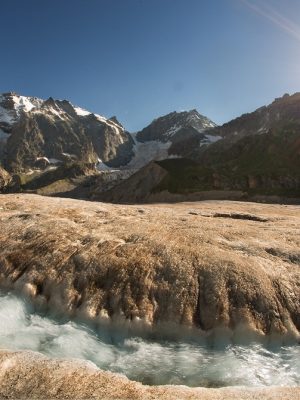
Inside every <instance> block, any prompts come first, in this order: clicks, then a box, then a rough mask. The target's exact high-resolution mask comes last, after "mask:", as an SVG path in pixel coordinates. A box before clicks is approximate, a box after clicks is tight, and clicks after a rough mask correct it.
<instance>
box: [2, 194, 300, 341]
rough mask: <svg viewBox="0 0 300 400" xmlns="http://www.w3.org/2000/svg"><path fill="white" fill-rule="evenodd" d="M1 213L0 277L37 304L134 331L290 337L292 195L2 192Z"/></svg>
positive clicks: (296, 257)
mask: <svg viewBox="0 0 300 400" xmlns="http://www.w3.org/2000/svg"><path fill="white" fill-rule="evenodd" d="M0 216H1V219H0V286H1V287H10V288H11V287H13V288H15V289H17V290H22V291H23V292H24V293H25V294H27V295H28V296H29V297H30V298H31V300H32V301H33V302H34V303H35V304H36V306H37V307H40V308H42V309H48V308H50V309H52V310H55V311H56V313H57V314H58V315H59V314H67V315H69V316H71V317H72V316H75V315H76V316H80V317H82V318H84V319H87V320H91V321H94V322H95V323H99V324H107V323H108V322H112V323H114V324H118V325H121V326H122V327H123V328H124V329H126V328H128V329H137V330H139V331H140V332H141V333H143V332H147V331H155V330H158V331H159V332H160V333H161V334H164V333H165V334H166V335H169V334H171V335H173V334H174V332H176V334H177V333H178V334H183V335H188V334H191V335H196V336H197V337H199V336H201V335H202V336H203V335H205V336H207V335H210V337H211V338H212V340H214V338H215V337H217V336H218V335H221V336H223V337H229V338H230V340H232V341H239V340H241V338H242V339H243V340H246V341H247V340H250V339H251V338H253V337H255V338H261V339H262V340H263V339H266V340H267V339H269V338H270V337H274V338H277V339H279V340H282V341H289V340H297V339H299V330H300V269H299V265H300V253H299V248H300V235H299V226H300V213H299V207H297V206H280V205H258V204H253V203H238V202H218V201H215V202H202V203H193V204H192V203H185V204H184V203H183V204H175V205H172V206H169V205H144V206H122V205H111V204H103V203H90V202H84V201H78V200H72V199H60V198H46V197H41V196H36V195H2V196H0ZM123 328H122V329H123Z"/></svg>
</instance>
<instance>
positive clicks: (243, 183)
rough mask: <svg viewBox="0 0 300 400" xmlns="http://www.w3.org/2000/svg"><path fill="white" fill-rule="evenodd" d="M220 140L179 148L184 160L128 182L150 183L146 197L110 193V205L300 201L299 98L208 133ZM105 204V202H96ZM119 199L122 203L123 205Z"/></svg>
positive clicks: (298, 95)
mask: <svg viewBox="0 0 300 400" xmlns="http://www.w3.org/2000/svg"><path fill="white" fill-rule="evenodd" d="M203 134H204V135H208V134H209V135H210V136H211V137H213V138H219V140H216V141H214V142H213V143H210V145H209V146H208V145H207V144H206V143H203V142H202V143H201V140H199V137H196V139H195V138H194V142H193V145H194V146H191V147H189V146H187V143H189V139H187V140H186V141H185V140H182V142H179V144H178V145H179V146H180V147H181V148H184V146H186V151H185V153H184V157H183V158H174V159H166V160H161V161H157V162H156V164H157V167H156V168H154V167H153V165H149V166H147V167H145V168H144V169H142V170H140V171H138V172H137V173H136V174H135V175H134V176H132V177H131V178H129V180H128V181H127V185H126V187H131V186H132V183H133V182H134V181H135V182H142V181H143V180H144V179H145V178H146V176H148V175H149V176H152V175H153V170H154V169H155V171H156V172H157V173H156V175H155V179H152V180H151V182H150V181H149V180H148V183H149V184H148V190H145V187H144V189H143V196H141V195H138V196H134V195H133V193H132V188H131V192H130V193H128V194H126V193H124V189H123V187H122V185H121V184H120V185H118V186H116V187H115V188H112V189H110V190H109V191H108V192H107V193H106V194H105V195H104V197H103V198H104V200H107V201H117V202H118V201H122V202H126V201H128V202H134V201H141V202H143V201H171V200H172V199H173V200H174V201H175V200H195V199H202V198H225V199H227V198H236V199H241V198H242V199H252V200H259V199H261V200H271V201H294V200H291V199H293V198H298V199H300V93H296V94H294V95H292V96H289V95H284V96H283V97H282V98H278V99H276V100H275V101H274V102H273V103H272V104H270V105H269V106H265V107H261V108H259V109H258V110H256V111H254V112H252V113H249V114H245V115H242V116H241V117H239V118H236V119H234V120H233V121H230V122H228V123H226V124H224V125H223V126H220V127H214V128H211V129H210V130H209V131H204V132H203ZM98 198H100V199H101V196H100V197H98ZM120 199H121V200H120Z"/></svg>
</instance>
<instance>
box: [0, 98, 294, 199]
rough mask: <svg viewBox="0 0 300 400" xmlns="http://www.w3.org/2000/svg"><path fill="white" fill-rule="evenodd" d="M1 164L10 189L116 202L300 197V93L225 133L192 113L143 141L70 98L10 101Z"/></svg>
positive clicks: (170, 119)
mask: <svg viewBox="0 0 300 400" xmlns="http://www.w3.org/2000/svg"><path fill="white" fill-rule="evenodd" d="M0 164H1V165H2V167H3V168H5V170H6V171H7V173H6V172H5V171H4V170H2V172H1V174H2V176H4V174H5V179H2V181H3V182H5V183H3V184H2V190H4V189H3V188H4V187H8V190H11V191H26V192H28V191H29V192H35V193H39V194H47V195H49V194H50V195H51V194H53V195H54V194H56V195H60V196H69V197H80V198H89V199H95V200H105V201H116V202H136V201H137V202H143V201H178V200H195V199H202V198H225V199H226V198H230V199H231V198H238V199H241V198H242V199H252V200H259V199H265V200H268V199H269V200H272V201H290V199H292V198H299V199H300V93H296V94H294V95H292V96H290V95H287V94H286V95H284V96H283V97H281V98H277V99H275V101H274V102H273V103H271V104H270V105H268V106H263V107H261V108H259V109H257V110H256V111H254V112H252V113H248V114H244V115H242V116H241V117H239V118H236V119H234V120H232V121H230V122H228V123H226V124H224V125H222V126H216V124H215V123H214V122H212V121H211V120H210V119H208V118H207V117H205V116H203V115H201V114H199V113H198V112H197V111H196V110H191V111H183V112H172V113H170V114H167V115H165V116H162V117H159V118H157V119H155V120H154V121H152V123H151V124H149V125H148V126H147V127H146V128H144V129H142V130H141V131H139V132H136V133H134V134H131V133H129V132H127V131H126V130H125V128H124V127H123V126H122V125H121V124H120V123H119V121H118V120H117V118H116V117H112V118H110V119H107V118H105V117H102V116H100V115H98V114H93V113H90V112H89V111H86V110H84V109H82V108H80V107H76V106H74V105H72V104H71V103H70V102H68V101H66V100H54V99H52V98H49V99H48V100H45V101H44V100H41V99H38V98H35V97H24V96H19V95H16V94H15V93H6V94H3V95H1V96H0ZM9 174H10V175H12V180H11V178H10V175H9ZM8 177H9V178H8ZM270 196H273V197H270ZM287 199H288V200H287ZM293 201H294V200H293Z"/></svg>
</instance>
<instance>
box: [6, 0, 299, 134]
mask: <svg viewBox="0 0 300 400" xmlns="http://www.w3.org/2000/svg"><path fill="white" fill-rule="evenodd" d="M0 13H1V23H0V37H1V53H0V54H1V57H0V92H7V91H15V92H17V93H19V94H22V95H25V96H36V97H40V98H44V99H46V98H48V97H50V96H51V97H54V98H55V99H67V100H70V101H71V102H72V103H73V104H76V105H79V106H81V107H83V108H86V109H88V110H89V111H92V112H95V113H98V114H101V115H104V116H106V117H111V116H112V115H116V116H117V118H118V119H119V121H120V122H122V123H123V124H124V125H125V127H126V128H127V129H128V130H129V131H132V132H133V131H137V130H139V129H141V128H143V127H144V126H146V125H147V124H149V123H150V122H151V121H152V120H153V119H154V118H156V117H158V116H161V115H164V114H167V113H168V112H171V111H181V110H190V109H194V108H196V109H197V110H198V111H199V112H200V113H201V114H204V115H206V116H208V117H209V118H211V119H212V120H213V121H215V122H216V123H218V124H222V123H224V122H226V121H229V120H231V119H232V118H234V117H237V116H239V115H240V114H242V113H245V112H250V111H253V110H254V109H256V108H258V107H260V106H262V105H264V104H268V103H270V102H272V101H273V99H274V98H275V97H280V96H282V95H283V94H284V93H294V92H297V91H300V1H299V0H9V1H7V0H0Z"/></svg>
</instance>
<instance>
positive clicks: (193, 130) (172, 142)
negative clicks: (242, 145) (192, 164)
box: [136, 110, 221, 160]
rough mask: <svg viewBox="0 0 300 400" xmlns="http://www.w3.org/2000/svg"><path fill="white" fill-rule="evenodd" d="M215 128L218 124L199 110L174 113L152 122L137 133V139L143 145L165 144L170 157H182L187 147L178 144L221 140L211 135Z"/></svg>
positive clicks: (217, 136) (207, 142) (206, 142)
mask: <svg viewBox="0 0 300 400" xmlns="http://www.w3.org/2000/svg"><path fill="white" fill-rule="evenodd" d="M214 127H216V124H215V123H214V122H213V121H211V120H210V119H209V118H207V117H205V116H203V115H201V114H199V113H198V111H197V110H190V111H182V112H172V113H170V114H167V115H164V116H163V117H160V118H157V119H155V120H154V121H152V123H151V124H150V125H148V126H147V127H146V128H144V129H143V130H141V131H139V132H137V133H136V138H137V140H138V141H140V142H142V143H148V142H153V141H158V142H162V143H165V144H166V145H167V147H168V154H169V155H172V154H174V155H177V156H181V155H183V153H185V152H186V151H187V150H186V148H185V146H183V147H182V146H178V143H182V142H183V143H193V141H194V140H196V141H197V143H198V145H199V144H200V143H202V144H210V143H214V142H215V141H218V140H220V139H221V137H220V136H219V135H214V134H212V135H211V134H210V130H211V129H212V128H214ZM189 148H190V146H189ZM165 158H167V157H165ZM153 160H155V159H153Z"/></svg>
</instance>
